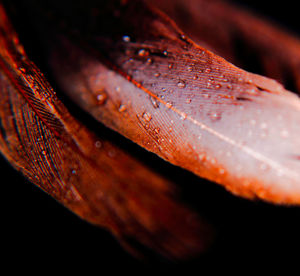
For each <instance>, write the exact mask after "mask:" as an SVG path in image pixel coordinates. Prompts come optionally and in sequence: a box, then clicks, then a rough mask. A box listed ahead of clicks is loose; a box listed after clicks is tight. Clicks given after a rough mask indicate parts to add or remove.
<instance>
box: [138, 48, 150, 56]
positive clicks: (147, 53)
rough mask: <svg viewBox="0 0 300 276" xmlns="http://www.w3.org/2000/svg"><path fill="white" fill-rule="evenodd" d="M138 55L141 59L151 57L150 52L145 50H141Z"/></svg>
mask: <svg viewBox="0 0 300 276" xmlns="http://www.w3.org/2000/svg"><path fill="white" fill-rule="evenodd" d="M138 55H139V56H140V57H146V56H149V51H147V50H145V49H141V50H139V52H138Z"/></svg>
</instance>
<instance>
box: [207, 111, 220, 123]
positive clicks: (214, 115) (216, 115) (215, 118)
mask: <svg viewBox="0 0 300 276" xmlns="http://www.w3.org/2000/svg"><path fill="white" fill-rule="evenodd" d="M210 118H211V120H212V121H214V122H215V121H219V120H221V118H222V116H221V114H220V113H218V112H215V113H212V114H210Z"/></svg>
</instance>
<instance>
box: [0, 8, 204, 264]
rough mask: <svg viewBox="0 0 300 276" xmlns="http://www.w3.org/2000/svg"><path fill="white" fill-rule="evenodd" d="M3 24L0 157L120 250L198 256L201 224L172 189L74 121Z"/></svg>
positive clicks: (201, 242) (0, 40) (0, 35)
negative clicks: (131, 245) (104, 232)
mask: <svg viewBox="0 0 300 276" xmlns="http://www.w3.org/2000/svg"><path fill="white" fill-rule="evenodd" d="M0 18H1V21H0V95H1V102H0V150H1V152H2V153H3V154H4V156H5V157H6V158H7V159H8V161H9V162H10V163H11V164H12V165H13V166H14V167H15V168H17V169H18V170H20V171H21V172H22V173H23V174H24V175H25V176H26V177H27V178H29V179H30V180H31V181H32V182H33V183H35V184H36V185H38V186H39V187H40V188H42V189H43V190H44V191H46V192H47V193H48V194H50V195H51V196H53V197H54V198H55V199H56V200H58V201H59V202H61V203H62V204H63V205H65V206H66V207H68V208H69V209H70V210H72V211H73V212H75V213H76V214H77V215H79V216H80V217H82V218H84V219H86V220H88V221H89V222H92V223H93V224H96V225H100V226H104V227H106V228H107V229H109V230H110V231H111V232H113V233H114V234H115V235H116V236H117V237H118V238H119V239H121V241H122V242H123V243H124V244H125V245H127V242H128V241H132V240H136V241H137V242H139V243H141V244H143V245H145V246H148V247H150V248H153V249H155V250H157V251H158V252H159V253H161V254H163V255H166V256H168V257H174V258H184V257H187V256H191V255H194V254H197V253H199V252H201V251H202V250H203V249H204V248H205V247H206V245H207V242H208V240H209V232H208V228H207V226H206V224H205V223H204V222H203V223H202V222H201V221H200V219H199V218H198V216H197V215H196V216H195V214H194V212H192V211H191V210H189V209H187V208H185V207H184V206H183V205H181V204H179V203H177V202H176V201H175V197H174V187H173V186H172V185H171V184H170V183H169V182H167V181H166V180H164V179H162V178H161V177H160V176H158V175H156V174H155V173H153V172H152V171H151V170H149V169H148V168H147V167H145V166H144V165H142V164H140V163H139V162H138V161H137V160H135V159H134V158H133V157H131V156H130V155H129V154H127V153H125V152H123V151H122V150H121V149H119V148H118V147H116V146H114V145H113V144H111V143H110V142H109V141H106V140H105V139H104V138H100V137H96V136H95V135H94V134H93V133H92V132H91V131H90V130H88V129H87V128H86V127H84V126H83V125H82V124H81V123H80V122H78V121H77V120H76V119H74V118H73V117H72V116H71V114H70V113H69V112H68V110H67V109H66V107H65V106H64V105H63V104H62V102H61V101H60V100H59V99H58V98H57V96H56V94H55V92H54V91H53V90H52V88H51V87H50V86H49V84H48V83H47V81H46V80H45V78H44V77H43V75H42V74H41V72H40V71H39V70H38V68H37V67H36V66H35V65H34V64H33V63H32V62H31V61H30V60H28V58H27V56H26V54H25V53H24V49H23V47H22V46H21V45H20V43H19V41H18V37H17V36H16V34H15V32H14V30H13V29H12V27H11V25H10V23H9V22H8V19H7V17H6V15H5V12H4V10H3V8H2V7H1V6H0ZM191 217H193V220H191V219H190V218H191Z"/></svg>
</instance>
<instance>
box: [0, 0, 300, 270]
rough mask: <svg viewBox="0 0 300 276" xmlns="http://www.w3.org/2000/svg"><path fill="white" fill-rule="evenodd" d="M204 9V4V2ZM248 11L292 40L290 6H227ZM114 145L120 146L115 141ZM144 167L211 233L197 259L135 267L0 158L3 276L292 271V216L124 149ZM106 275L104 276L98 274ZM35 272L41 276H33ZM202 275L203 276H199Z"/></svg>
mask: <svg viewBox="0 0 300 276" xmlns="http://www.w3.org/2000/svg"><path fill="white" fill-rule="evenodd" d="M208 1H209V0H208ZM233 2H239V3H240V4H241V5H243V6H245V7H248V8H251V9H252V10H254V11H256V12H258V13H260V14H262V15H264V16H265V17H267V18H270V19H272V20H273V21H275V22H277V23H279V24H281V25H282V26H284V27H285V28H287V29H289V30H292V31H293V32H295V33H297V34H299V35H300V24H299V22H298V21H299V15H298V11H297V7H296V1H290V0H286V1H284V2H281V1H280V2H279V1H278V2H276V1H270V2H269V1H254V0H251V1H250V0H249V1H246V0H245V1H233ZM117 140H118V141H119V143H121V144H122V143H124V144H126V146H127V145H128V142H127V141H125V140H124V139H123V138H121V137H119V136H117ZM129 147H131V148H132V149H134V150H135V151H137V152H138V154H139V156H141V155H143V156H146V157H147V160H148V161H146V162H150V163H152V164H153V163H155V164H159V167H160V171H162V172H166V171H167V172H168V173H169V174H170V172H172V173H171V174H172V175H173V179H174V180H175V182H176V184H177V185H178V186H179V187H180V188H181V189H182V191H183V198H184V199H185V200H186V201H188V202H190V204H191V205H194V206H195V207H196V208H197V209H198V210H199V212H200V213H202V214H203V215H204V216H205V217H206V219H207V220H209V221H210V222H211V223H212V225H213V226H215V228H216V241H215V243H214V245H213V246H212V247H211V249H210V250H209V251H208V252H207V253H206V254H203V255H202V256H199V257H198V258H197V259H195V260H191V261H189V262H182V263H178V262H176V263H175V262H171V261H168V260H165V259H160V258H157V259H156V260H155V261H151V262H145V261H139V260H137V259H135V258H133V257H131V256H130V255H129V254H127V253H126V252H125V251H124V250H123V249H122V248H121V247H120V245H119V244H118V242H117V241H116V240H115V239H114V238H113V237H112V236H111V235H110V234H109V233H107V232H106V231H104V230H102V229H99V228H96V227H94V226H92V225H90V224H88V223H87V222H85V221H83V220H81V219H79V218H78V217H77V216H76V215H74V214H73V213H71V212H70V211H68V210H67V209H65V208H64V207H63V206H61V205H60V204H59V203H57V202H56V201H54V200H53V199H52V198H51V197H49V196H48V195H46V194H45V193H44V192H42V191H41V190H39V189H38V188H37V187H35V186H34V185H32V184H31V183H29V182H28V181H27V180H26V179H24V178H23V177H22V176H21V175H20V174H18V173H17V172H16V171H15V170H14V169H12V168H11V167H10V166H9V165H8V163H7V162H6V161H5V160H4V159H3V158H2V157H1V158H0V173H1V187H2V202H3V206H2V209H1V210H2V215H3V216H2V222H1V228H2V231H1V232H2V235H1V237H2V239H1V251H2V253H4V255H3V256H4V257H1V263H2V264H3V265H7V266H8V267H9V269H10V270H11V271H13V270H15V269H20V268H21V269H22V270H24V271H33V270H39V271H40V272H41V274H44V271H47V270H49V269H51V270H53V271H56V272H61V271H68V274H71V273H74V272H77V271H78V270H79V269H84V270H86V273H85V274H86V275H92V273H93V274H94V273H95V274H102V275H107V274H108V273H112V271H114V270H116V269H119V268H120V269H122V271H123V273H125V272H133V271H139V272H141V273H145V272H148V273H149V272H151V273H156V272H158V271H164V272H170V273H172V272H175V271H176V272H177V271H179V272H180V273H181V274H186V275H192V274H200V273H202V272H203V270H204V269H209V271H210V272H213V271H215V270H220V269H221V270H222V272H223V273H227V272H233V271H237V270H238V271H241V270H240V268H238V267H239V266H242V267H243V270H250V269H251V270H252V269H253V270H261V269H262V268H267V269H268V270H274V269H277V268H278V267H279V266H282V265H284V266H286V267H297V264H298V260H297V259H299V248H300V235H299V234H300V223H299V219H300V208H295V207H280V206H273V205H270V204H266V203H262V202H250V201H247V200H244V199H240V198H236V197H234V196H232V195H231V194H229V193H227V192H226V191H224V190H223V188H221V187H219V186H216V185H214V184H211V183H208V182H206V181H201V180H200V179H198V178H197V177H195V176H193V175H192V174H189V173H187V172H185V171H183V170H180V169H177V168H174V167H173V166H171V165H168V164H166V163H165V162H163V161H161V160H160V159H159V158H156V157H154V156H152V155H151V154H149V153H145V152H144V151H143V150H140V149H138V148H136V147H135V146H134V145H131V144H130V143H129ZM105 268H106V269H107V268H108V269H110V272H104V271H103V270H104V269H105ZM41 269H42V270H41ZM204 275H205V274H204Z"/></svg>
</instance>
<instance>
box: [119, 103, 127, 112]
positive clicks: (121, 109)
mask: <svg viewBox="0 0 300 276" xmlns="http://www.w3.org/2000/svg"><path fill="white" fill-rule="evenodd" d="M126 109H127V108H126V105H124V104H121V105H120V106H119V112H124V111H126Z"/></svg>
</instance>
